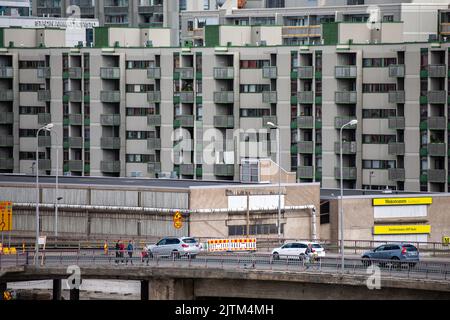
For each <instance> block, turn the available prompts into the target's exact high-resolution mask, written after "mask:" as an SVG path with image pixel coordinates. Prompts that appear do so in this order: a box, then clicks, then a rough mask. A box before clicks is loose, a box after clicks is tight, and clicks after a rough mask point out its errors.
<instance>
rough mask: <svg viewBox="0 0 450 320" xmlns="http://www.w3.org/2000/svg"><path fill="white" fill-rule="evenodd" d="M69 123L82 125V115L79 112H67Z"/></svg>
mask: <svg viewBox="0 0 450 320" xmlns="http://www.w3.org/2000/svg"><path fill="white" fill-rule="evenodd" d="M68 124H69V125H72V126H81V125H83V115H82V114H81V113H71V114H69V122H68Z"/></svg>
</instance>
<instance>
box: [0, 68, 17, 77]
mask: <svg viewBox="0 0 450 320" xmlns="http://www.w3.org/2000/svg"><path fill="white" fill-rule="evenodd" d="M12 77H14V69H13V68H12V67H0V79H2V78H3V79H5V78H12Z"/></svg>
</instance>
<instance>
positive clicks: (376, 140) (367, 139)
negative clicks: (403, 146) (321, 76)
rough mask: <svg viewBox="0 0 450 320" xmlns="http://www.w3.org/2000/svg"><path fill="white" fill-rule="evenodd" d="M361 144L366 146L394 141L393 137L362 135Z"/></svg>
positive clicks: (394, 137)
mask: <svg viewBox="0 0 450 320" xmlns="http://www.w3.org/2000/svg"><path fill="white" fill-rule="evenodd" d="M362 138H363V143H367V144H388V143H390V142H395V141H396V136H395V135H378V134H363V136H362Z"/></svg>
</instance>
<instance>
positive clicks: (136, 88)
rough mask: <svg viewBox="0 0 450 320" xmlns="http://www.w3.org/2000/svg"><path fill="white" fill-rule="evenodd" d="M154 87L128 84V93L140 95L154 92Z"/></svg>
mask: <svg viewBox="0 0 450 320" xmlns="http://www.w3.org/2000/svg"><path fill="white" fill-rule="evenodd" d="M153 88H154V85H152V84H127V85H126V92H131V93H133V92H134V93H139V92H148V91H153Z"/></svg>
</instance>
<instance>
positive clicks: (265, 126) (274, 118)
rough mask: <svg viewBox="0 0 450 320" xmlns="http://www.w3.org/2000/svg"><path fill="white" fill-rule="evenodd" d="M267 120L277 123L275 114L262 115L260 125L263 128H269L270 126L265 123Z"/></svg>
mask: <svg viewBox="0 0 450 320" xmlns="http://www.w3.org/2000/svg"><path fill="white" fill-rule="evenodd" d="M267 122H272V123H273V124H275V125H277V124H278V123H277V116H263V117H262V126H263V127H264V128H271V126H269V125H268V124H267Z"/></svg>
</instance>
